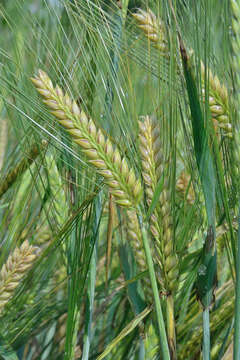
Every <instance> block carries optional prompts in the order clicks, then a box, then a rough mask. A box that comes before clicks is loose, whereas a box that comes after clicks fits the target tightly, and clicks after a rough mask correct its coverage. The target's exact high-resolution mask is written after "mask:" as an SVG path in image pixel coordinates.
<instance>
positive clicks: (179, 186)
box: [176, 171, 195, 205]
mask: <svg viewBox="0 0 240 360" xmlns="http://www.w3.org/2000/svg"><path fill="white" fill-rule="evenodd" d="M190 181H191V178H190V175H189V174H187V173H186V172H184V171H182V172H181V174H180V175H179V177H178V179H177V183H176V190H177V191H178V192H179V193H180V194H181V195H182V196H183V197H184V199H186V201H187V202H188V203H189V204H190V205H193V204H194V202H195V194H194V190H193V186H192V184H191V183H190Z"/></svg>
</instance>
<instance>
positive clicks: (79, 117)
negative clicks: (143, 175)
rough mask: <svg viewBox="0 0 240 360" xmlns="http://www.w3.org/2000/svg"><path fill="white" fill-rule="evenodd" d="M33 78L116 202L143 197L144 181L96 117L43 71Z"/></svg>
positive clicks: (134, 201) (131, 202)
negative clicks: (72, 98) (142, 184)
mask: <svg viewBox="0 0 240 360" xmlns="http://www.w3.org/2000/svg"><path fill="white" fill-rule="evenodd" d="M31 80H32V82H33V83H34V85H35V86H36V88H37V90H38V92H39V93H40V94H41V95H42V96H43V97H44V98H45V100H44V103H45V104H46V105H47V106H48V107H49V108H50V109H51V113H52V114H53V115H54V116H55V117H56V118H57V120H58V121H59V123H60V124H61V125H63V126H64V127H65V128H66V129H67V131H68V133H69V134H70V135H71V136H72V137H73V139H74V141H75V142H76V143H77V144H78V145H80V147H81V148H82V151H83V152H84V153H85V155H86V156H87V158H88V161H89V163H91V164H92V165H93V166H94V167H95V168H96V169H97V171H98V173H100V174H101V175H102V176H103V177H104V179H105V183H106V184H107V185H108V186H109V188H110V190H111V193H112V194H113V196H114V197H115V199H116V202H117V203H118V204H119V205H122V206H126V207H129V206H132V207H135V206H136V205H137V204H138V203H139V201H140V199H141V197H142V186H141V182H140V180H139V179H137V178H136V175H135V173H134V170H133V169H132V168H129V166H128V164H127V161H126V159H125V158H124V157H122V156H121V154H120V151H119V150H118V148H117V147H115V148H114V147H113V145H112V143H111V141H110V139H109V138H107V139H105V137H104V135H103V132H102V131H101V129H97V128H96V126H95V124H94V122H93V120H92V119H88V118H87V116H86V114H85V113H84V111H83V110H80V108H79V106H78V105H77V103H76V102H75V101H72V100H71V99H70V97H69V96H68V94H65V95H64V94H63V91H62V89H61V88H60V87H59V86H58V85H57V86H56V88H54V87H53V84H52V81H51V80H50V78H49V77H48V75H47V74H46V73H45V72H44V71H42V70H39V73H38V76H37V77H35V78H31Z"/></svg>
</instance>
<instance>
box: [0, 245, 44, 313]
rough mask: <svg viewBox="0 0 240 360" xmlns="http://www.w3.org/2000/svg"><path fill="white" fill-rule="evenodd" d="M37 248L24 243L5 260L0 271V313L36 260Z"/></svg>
mask: <svg viewBox="0 0 240 360" xmlns="http://www.w3.org/2000/svg"><path fill="white" fill-rule="evenodd" d="M36 250H38V248H37V247H33V246H31V245H29V243H28V241H27V240H26V241H24V242H23V244H22V245H21V247H19V248H16V249H15V250H14V251H13V253H11V254H10V255H9V257H8V259H7V262H6V263H5V264H4V265H3V267H2V269H1V271H0V312H1V311H2V310H3V308H4V306H5V305H6V304H7V303H8V302H9V300H10V299H11V297H12V296H13V294H14V291H15V289H16V288H17V286H18V285H19V283H20V282H21V280H22V279H23V277H24V276H25V275H26V274H27V272H28V270H29V269H30V268H31V266H32V264H33V262H34V260H35V259H36V257H37V255H36Z"/></svg>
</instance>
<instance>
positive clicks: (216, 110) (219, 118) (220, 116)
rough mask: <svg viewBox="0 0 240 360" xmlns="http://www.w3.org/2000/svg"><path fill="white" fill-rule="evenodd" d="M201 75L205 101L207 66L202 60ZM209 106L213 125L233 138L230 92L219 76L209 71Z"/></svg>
mask: <svg viewBox="0 0 240 360" xmlns="http://www.w3.org/2000/svg"><path fill="white" fill-rule="evenodd" d="M201 77H202V85H203V88H202V95H203V100H204V101H205V88H204V78H205V66H204V64H203V63H202V62H201ZM208 77H209V98H208V102H209V107H210V111H211V115H212V121H213V125H214V127H215V130H220V129H222V130H223V135H224V136H227V137H230V138H232V125H231V123H230V119H229V102H228V93H227V89H226V87H225V85H224V84H221V83H220V81H219V79H218V77H217V76H216V75H215V76H213V74H212V72H211V71H209V73H208Z"/></svg>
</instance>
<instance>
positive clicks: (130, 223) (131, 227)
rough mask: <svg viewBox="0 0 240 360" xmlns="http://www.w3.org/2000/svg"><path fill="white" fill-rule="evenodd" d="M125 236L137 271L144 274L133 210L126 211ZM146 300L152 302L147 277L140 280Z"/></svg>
mask: <svg viewBox="0 0 240 360" xmlns="http://www.w3.org/2000/svg"><path fill="white" fill-rule="evenodd" d="M127 236H128V239H129V241H130V244H131V245H132V248H133V250H134V255H135V260H136V263H137V267H138V270H139V271H141V272H144V271H146V270H147V263H146V258H145V252H144V249H143V240H142V233H141V229H140V226H139V222H138V217H137V213H136V211H135V210H134V209H130V210H127ZM142 281H143V284H144V292H145V297H146V300H148V301H152V287H151V283H150V280H149V277H146V276H144V278H143V279H142Z"/></svg>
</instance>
